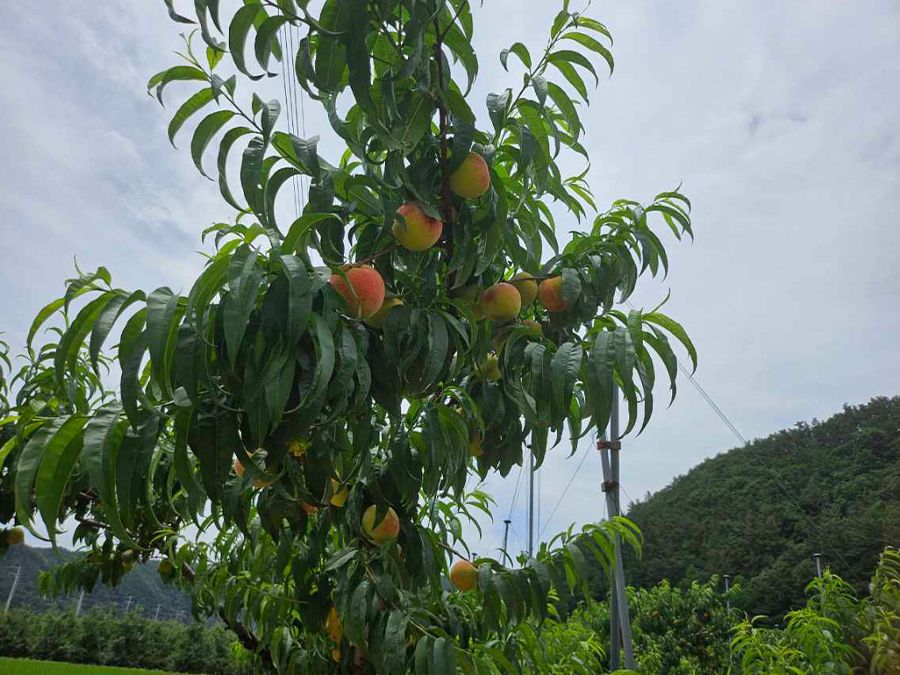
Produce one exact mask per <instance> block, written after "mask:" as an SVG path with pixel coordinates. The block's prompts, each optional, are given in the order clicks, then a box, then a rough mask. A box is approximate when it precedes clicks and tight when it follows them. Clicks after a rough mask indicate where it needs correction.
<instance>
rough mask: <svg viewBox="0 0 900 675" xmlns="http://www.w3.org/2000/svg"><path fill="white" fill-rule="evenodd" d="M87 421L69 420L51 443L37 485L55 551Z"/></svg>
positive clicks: (45, 523) (42, 510) (45, 450)
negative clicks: (62, 513)
mask: <svg viewBox="0 0 900 675" xmlns="http://www.w3.org/2000/svg"><path fill="white" fill-rule="evenodd" d="M87 421H88V419H87V417H84V416H80V415H76V416H73V417H70V418H68V420H67V421H66V423H65V424H63V426H62V427H61V428H60V430H59V431H58V432H57V433H56V435H55V436H53V439H52V440H51V441H50V442H49V443H47V445H46V447H45V449H44V454H43V458H42V459H41V466H40V468H39V469H38V472H37V479H36V480H35V485H34V493H35V500H36V501H37V506H38V510H39V511H40V513H41V518H42V519H43V521H44V525H45V526H46V528H47V534H48V535H49V537H50V542H51V543H52V544H53V548H54V549H55V548H56V534H57V532H56V521H57V519H58V516H59V510H60V506H61V505H62V501H63V495H64V491H65V488H66V484H67V483H68V482H69V476H70V475H71V474H72V469H74V467H75V462H76V461H77V460H78V457H79V456H80V455H81V448H82V442H83V440H84V437H83V434H82V433H81V431H82V429H83V428H84V425H85V424H86V423H87Z"/></svg>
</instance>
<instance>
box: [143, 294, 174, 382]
mask: <svg viewBox="0 0 900 675" xmlns="http://www.w3.org/2000/svg"><path fill="white" fill-rule="evenodd" d="M180 300H181V298H179V296H177V295H175V294H174V293H173V292H172V290H171V289H170V288H168V287H162V288H157V289H156V290H155V291H153V292H152V293H151V294H150V295H149V296H148V297H147V347H148V348H149V350H150V361H151V363H152V365H153V373H154V376H155V379H156V383H157V384H158V385H159V386H160V387H161V388H162V392H163V394H164V395H166V396H168V395H169V393H170V387H169V363H170V362H171V359H172V354H171V353H170V345H171V343H172V338H173V337H174V334H175V331H176V330H177V328H178V322H179V319H180V313H179V312H178V305H179V301H180ZM171 346H174V345H171Z"/></svg>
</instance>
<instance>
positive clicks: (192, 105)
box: [169, 87, 213, 147]
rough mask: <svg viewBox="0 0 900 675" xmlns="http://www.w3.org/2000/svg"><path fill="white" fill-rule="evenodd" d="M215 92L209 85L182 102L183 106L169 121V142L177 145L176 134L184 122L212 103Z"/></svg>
mask: <svg viewBox="0 0 900 675" xmlns="http://www.w3.org/2000/svg"><path fill="white" fill-rule="evenodd" d="M212 100H213V92H212V89H210V88H209V87H205V88H203V89H201V90H200V91H198V92H197V93H196V94H194V95H193V96H191V97H190V98H189V99H188V100H187V101H185V102H184V103H182V104H181V107H180V108H179V109H178V111H177V112H176V113H175V116H174V117H173V118H172V121H171V122H169V142H170V143H171V144H172V146H173V147H174V146H175V134H177V133H178V130H179V129H181V127H182V126H184V123H185V122H186V121H187V120H188V118H189V117H190V116H191V115H193V114H194V113H195V112H197V111H198V110H200V109H201V108H203V107H204V106H206V105H208V104H210V103H212Z"/></svg>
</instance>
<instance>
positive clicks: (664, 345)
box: [644, 326, 678, 405]
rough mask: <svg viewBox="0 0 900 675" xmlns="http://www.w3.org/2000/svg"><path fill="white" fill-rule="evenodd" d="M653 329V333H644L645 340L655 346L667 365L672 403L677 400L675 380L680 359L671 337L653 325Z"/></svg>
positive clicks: (654, 349) (670, 402)
mask: <svg viewBox="0 0 900 675" xmlns="http://www.w3.org/2000/svg"><path fill="white" fill-rule="evenodd" d="M651 329H652V330H653V334H650V333H644V342H645V343H646V344H648V345H650V347H652V348H653V351H655V352H656V353H657V355H658V356H659V358H660V360H661V361H662V362H663V365H664V366H665V367H666V372H667V373H668V375H669V389H670V390H671V392H672V396H671V398H670V399H669V405H671V404H672V401H674V400H675V393H676V391H677V386H676V383H675V382H676V378H677V376H678V359H677V358H676V357H675V352H673V351H672V347H671V346H670V345H669V339H668V338H667V337H666V336H665V335H664V334H663V332H662V331H659V330H657V329H656V328H655V327H653V326H651Z"/></svg>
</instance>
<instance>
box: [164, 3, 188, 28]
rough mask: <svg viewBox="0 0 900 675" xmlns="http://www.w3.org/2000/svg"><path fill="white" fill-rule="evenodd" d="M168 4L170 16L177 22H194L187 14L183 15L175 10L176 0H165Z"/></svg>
mask: <svg viewBox="0 0 900 675" xmlns="http://www.w3.org/2000/svg"><path fill="white" fill-rule="evenodd" d="M163 2H164V3H165V4H166V9H167V10H169V18H170V19H172V21H175V22H176V23H194V21H192V20H191V19H188V18H187V17H186V16H182V15H181V14H179V13H178V12H176V11H175V4H174V0H163Z"/></svg>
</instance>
